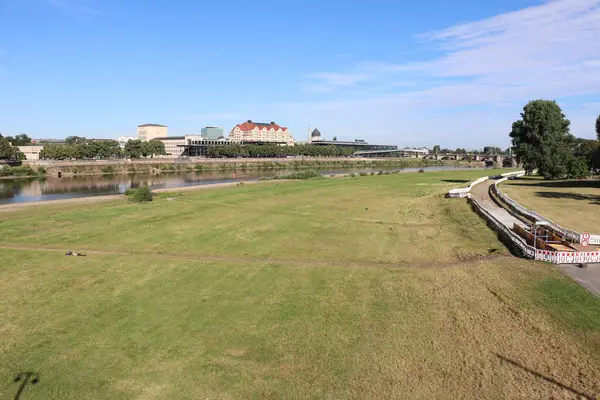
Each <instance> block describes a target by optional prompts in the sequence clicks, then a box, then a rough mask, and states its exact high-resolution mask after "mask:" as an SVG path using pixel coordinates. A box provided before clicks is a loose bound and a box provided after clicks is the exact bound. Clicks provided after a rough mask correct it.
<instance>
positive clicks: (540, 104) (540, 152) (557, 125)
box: [510, 100, 574, 179]
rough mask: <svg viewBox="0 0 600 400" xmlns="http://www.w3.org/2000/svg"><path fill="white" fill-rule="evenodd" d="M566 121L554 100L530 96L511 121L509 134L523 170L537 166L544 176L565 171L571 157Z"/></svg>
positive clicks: (563, 174)
mask: <svg viewBox="0 0 600 400" xmlns="http://www.w3.org/2000/svg"><path fill="white" fill-rule="evenodd" d="M570 125H571V122H570V121H569V120H568V119H567V118H566V117H565V115H564V114H563V112H562V110H561V108H560V106H559V105H558V104H557V103H556V102H555V101H549V100H533V101H530V102H529V103H527V104H526V105H525V107H523V112H522V113H521V119H519V120H517V121H515V122H514V123H513V125H512V131H511V132H510V137H511V138H512V144H513V149H514V151H515V154H516V156H517V159H518V160H519V161H520V162H522V163H523V167H524V168H525V170H526V171H527V172H531V171H533V170H534V169H538V171H539V173H540V175H542V176H544V178H546V179H558V178H563V177H565V176H566V175H567V167H568V165H569V160H570V159H571V157H573V155H572V154H571V151H570V150H571V143H572V142H573V140H574V138H573V136H572V135H571V134H570V132H569V126H570Z"/></svg>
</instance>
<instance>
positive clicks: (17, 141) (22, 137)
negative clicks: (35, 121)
mask: <svg viewBox="0 0 600 400" xmlns="http://www.w3.org/2000/svg"><path fill="white" fill-rule="evenodd" d="M6 140H8V141H9V142H10V143H11V144H12V145H13V146H29V145H31V138H30V137H29V136H27V134H26V133H19V134H18V135H16V136H15V137H12V136H7V137H6Z"/></svg>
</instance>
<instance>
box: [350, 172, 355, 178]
mask: <svg viewBox="0 0 600 400" xmlns="http://www.w3.org/2000/svg"><path fill="white" fill-rule="evenodd" d="M348 176H349V177H350V178H355V177H356V174H355V173H354V172H353V173H351V174H350V175H348Z"/></svg>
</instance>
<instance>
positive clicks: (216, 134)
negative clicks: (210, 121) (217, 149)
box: [200, 126, 223, 140]
mask: <svg viewBox="0 0 600 400" xmlns="http://www.w3.org/2000/svg"><path fill="white" fill-rule="evenodd" d="M200 134H201V136H202V137H203V138H204V139H209V140H218V139H221V138H222V137H223V128H219V127H217V126H205V127H204V128H202V130H201V133H200Z"/></svg>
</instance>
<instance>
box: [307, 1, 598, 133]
mask: <svg viewBox="0 0 600 400" xmlns="http://www.w3.org/2000/svg"><path fill="white" fill-rule="evenodd" d="M418 39H419V40H421V41H422V43H421V44H422V45H423V44H424V45H426V46H429V47H430V49H434V50H438V51H440V52H442V54H441V55H440V56H439V57H437V58H434V59H431V60H429V61H426V62H407V63H405V64H398V65H396V64H392V63H387V62H368V63H361V64H360V65H356V66H355V67H353V68H350V69H349V70H348V71H347V72H328V73H323V72H322V73H316V74H312V75H311V76H310V77H309V78H310V85H312V86H313V87H320V88H322V89H323V88H325V89H327V90H328V91H329V93H330V96H331V97H330V101H327V102H325V103H321V104H317V105H314V106H311V105H306V106H307V107H309V108H311V107H312V108H313V109H314V111H315V112H318V111H319V110H333V109H335V110H337V112H343V110H346V111H347V113H345V114H352V115H353V116H354V117H356V116H358V115H361V116H363V119H366V118H367V117H368V115H369V114H373V115H375V114H376V115H378V117H379V118H382V119H384V120H388V121H390V123H392V122H393V121H395V120H396V118H395V115H394V114H393V113H396V114H397V113H398V112H399V111H398V110H400V109H402V110H404V111H406V110H410V112H407V113H406V114H407V115H406V118H408V119H409V120H411V124H412V125H414V126H418V125H419V124H418V121H417V118H421V117H422V116H423V115H426V114H427V113H428V112H431V111H435V110H442V109H448V108H455V107H473V106H476V107H480V106H486V107H502V108H504V109H507V108H508V107H506V104H524V102H526V101H528V100H530V99H535V98H551V99H554V98H565V97H569V96H577V95H596V94H599V93H600V61H599V60H598V56H599V55H600V0H557V1H551V2H547V3H545V4H542V5H539V6H535V7H529V8H526V9H522V10H519V11H514V12H509V13H505V14H501V15H497V16H494V17H491V18H487V19H483V20H481V21H475V22H470V23H466V24H461V25H457V26H453V27H449V28H447V29H442V30H439V31H436V32H429V33H425V34H422V35H419V36H418ZM440 79H441V81H440ZM396 82H405V83H406V82H412V83H414V85H418V87H419V88H423V89H420V90H412V91H410V90H408V91H407V88H406V87H404V88H402V90H401V91H399V89H400V88H399V87H398V85H397V84H396ZM381 85H387V87H388V88H389V91H388V94H386V95H385V96H381V95H380V94H377V91H375V90H373V88H375V87H378V88H379V87H381ZM349 88H351V89H352V90H353V91H354V92H351V93H349V92H348V90H347V89H349ZM409 89H410V87H409ZM357 91H361V92H360V94H361V99H360V100H356V101H353V100H346V99H347V98H348V95H349V94H352V93H356V92H357ZM336 97H337V98H343V99H344V100H342V101H337V100H336ZM521 107H522V106H521V105H519V106H516V109H515V115H516V116H517V117H518V112H519V111H520V108H521ZM385 109H389V110H390V111H389V113H387V114H386V113H385V112H382V110H385ZM505 115H506V118H511V117H509V116H508V114H505ZM497 122H501V123H502V125H501V126H498V127H496V129H495V131H494V132H496V133H493V135H497V136H498V138H499V139H500V138H502V139H503V140H504V136H505V135H506V130H507V127H509V126H510V122H511V121H510V120H502V121H497ZM427 124H429V121H423V125H427ZM581 126H584V125H583V124H581ZM445 129H447V130H448V131H449V132H451V131H452V130H453V129H454V130H459V129H462V127H452V126H446V128H445ZM589 129H590V130H593V127H592V126H590V127H589Z"/></svg>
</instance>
